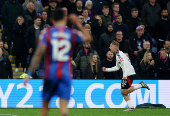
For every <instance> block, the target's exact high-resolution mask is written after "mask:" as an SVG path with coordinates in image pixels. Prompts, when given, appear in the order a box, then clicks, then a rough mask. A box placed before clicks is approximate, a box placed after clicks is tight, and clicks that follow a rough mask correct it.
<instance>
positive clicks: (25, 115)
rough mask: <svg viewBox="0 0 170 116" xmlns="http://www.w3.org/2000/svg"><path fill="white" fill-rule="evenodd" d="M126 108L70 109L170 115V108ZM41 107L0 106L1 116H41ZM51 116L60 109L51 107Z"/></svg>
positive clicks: (95, 115)
mask: <svg viewBox="0 0 170 116" xmlns="http://www.w3.org/2000/svg"><path fill="white" fill-rule="evenodd" d="M123 110H125V109H123V108H122V109H111V108H108V109H69V116H170V109H165V108H159V109H157V108H146V109H145V108H137V109H136V111H129V112H125V111H123ZM39 114H40V109H36V108H34V109H27V108H25V109H22V108H16V109H11V108H0V116H39ZM49 116H59V111H58V109H50V110H49Z"/></svg>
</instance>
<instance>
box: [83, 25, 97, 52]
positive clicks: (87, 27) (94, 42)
mask: <svg viewBox="0 0 170 116" xmlns="http://www.w3.org/2000/svg"><path fill="white" fill-rule="evenodd" d="M84 28H85V30H86V31H88V32H89V33H90V35H91V36H92V38H93V41H92V42H91V43H92V45H94V48H93V49H94V50H96V51H97V52H98V41H97V38H96V36H95V35H93V33H92V32H91V26H90V25H89V24H85V25H84Z"/></svg>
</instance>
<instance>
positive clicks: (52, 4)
mask: <svg viewBox="0 0 170 116" xmlns="http://www.w3.org/2000/svg"><path fill="white" fill-rule="evenodd" d="M56 8H57V0H49V6H47V7H44V8H43V11H46V12H47V14H48V18H50V17H51V14H52V12H53V11H54V10H55V9H56Z"/></svg>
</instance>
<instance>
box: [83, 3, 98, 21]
mask: <svg viewBox="0 0 170 116" xmlns="http://www.w3.org/2000/svg"><path fill="white" fill-rule="evenodd" d="M92 6H93V3H92V1H91V0H87V1H86V4H85V8H87V9H88V14H89V17H90V19H91V20H93V19H94V18H95V17H94V16H95V15H97V13H96V11H95V10H92Z"/></svg>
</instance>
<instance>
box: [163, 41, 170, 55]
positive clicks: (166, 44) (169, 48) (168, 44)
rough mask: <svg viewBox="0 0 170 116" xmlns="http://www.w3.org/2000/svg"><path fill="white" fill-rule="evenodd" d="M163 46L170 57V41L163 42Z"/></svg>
mask: <svg viewBox="0 0 170 116" xmlns="http://www.w3.org/2000/svg"><path fill="white" fill-rule="evenodd" d="M163 47H164V49H165V51H166V52H167V54H168V58H170V41H169V40H165V41H164V43H163Z"/></svg>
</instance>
